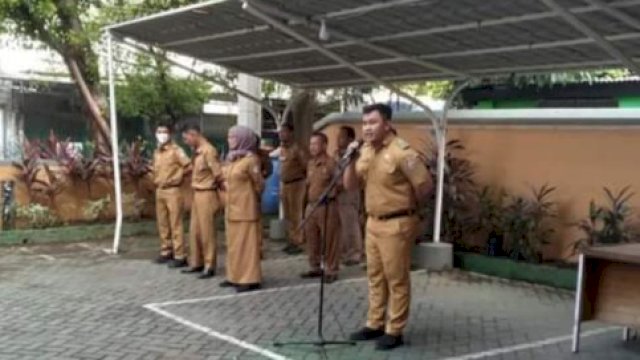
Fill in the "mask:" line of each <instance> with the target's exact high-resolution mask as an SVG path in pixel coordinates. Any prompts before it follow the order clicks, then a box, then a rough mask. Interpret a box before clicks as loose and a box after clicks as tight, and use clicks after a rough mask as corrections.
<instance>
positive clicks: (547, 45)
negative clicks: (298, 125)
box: [255, 32, 640, 77]
mask: <svg viewBox="0 0 640 360" xmlns="http://www.w3.org/2000/svg"><path fill="white" fill-rule="evenodd" d="M605 39H607V40H608V41H610V42H613V41H622V40H633V39H640V32H637V33H628V34H618V35H612V36H606V37H605ZM593 42H595V41H594V40H593V39H591V38H580V39H571V40H560V41H551V42H545V43H537V44H522V45H510V46H502V47H495V48H486V49H472V50H462V51H453V52H445V53H436V54H428V55H418V56H416V58H418V59H442V58H452V57H468V56H478V55H489V54H503V53H507V52H518V51H527V50H541V49H553V48H559V47H566V46H576V45H586V44H591V43H593ZM403 61H405V59H403V58H398V57H390V58H383V59H376V60H366V61H358V62H355V63H354V64H356V65H358V66H373V65H383V64H393V63H399V62H403ZM341 68H344V66H343V65H341V64H330V65H319V66H309V67H305V68H293V69H282V70H271V71H261V72H257V73H255V75H256V76H261V77H269V76H274V75H287V74H296V73H308V72H316V71H326V70H336V69H341Z"/></svg>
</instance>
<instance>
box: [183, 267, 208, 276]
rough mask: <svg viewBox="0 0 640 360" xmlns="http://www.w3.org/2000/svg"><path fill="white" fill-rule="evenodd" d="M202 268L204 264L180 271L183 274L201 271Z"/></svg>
mask: <svg viewBox="0 0 640 360" xmlns="http://www.w3.org/2000/svg"><path fill="white" fill-rule="evenodd" d="M202 270H204V266H198V267H193V268H188V269H184V270H182V271H180V272H181V273H183V274H195V273H201V272H202Z"/></svg>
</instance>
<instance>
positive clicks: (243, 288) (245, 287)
mask: <svg viewBox="0 0 640 360" xmlns="http://www.w3.org/2000/svg"><path fill="white" fill-rule="evenodd" d="M260 288H262V286H261V285H260V283H257V284H242V285H237V286H236V292H238V293H243V292H249V291H256V290H260Z"/></svg>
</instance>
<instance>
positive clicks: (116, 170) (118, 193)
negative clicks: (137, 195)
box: [106, 32, 122, 254]
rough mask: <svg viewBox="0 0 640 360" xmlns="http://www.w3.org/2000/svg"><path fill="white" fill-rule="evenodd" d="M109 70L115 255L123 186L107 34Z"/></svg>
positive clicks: (111, 47)
mask: <svg viewBox="0 0 640 360" xmlns="http://www.w3.org/2000/svg"><path fill="white" fill-rule="evenodd" d="M106 37H107V68H108V77H109V122H110V126H111V152H112V159H113V184H114V188H115V189H114V192H115V199H116V204H115V207H116V225H115V229H114V232H113V253H114V254H117V253H118V250H119V249H120V234H121V232H122V184H121V182H120V153H119V149H120V147H119V146H118V118H117V114H116V86H115V80H114V74H113V72H114V69H113V39H112V36H111V33H110V32H107V34H106Z"/></svg>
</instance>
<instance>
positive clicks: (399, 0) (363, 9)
mask: <svg viewBox="0 0 640 360" xmlns="http://www.w3.org/2000/svg"><path fill="white" fill-rule="evenodd" d="M420 2H424V0H393V1H387V2H384V3H377V4H371V5H365V6H359V7H355V8H350V9H344V10H338V11H334V12H329V13H326V14H322V15H317V16H314V18H323V19H332V18H340V17H344V16H353V15H356V14H362V13H367V12H371V11H379V10H384V9H387V8H390V7H394V6H403V5H411V4H415V3H420ZM426 3H431V1H427V2H426ZM208 5H210V4H208ZM208 5H207V6H208ZM198 8H200V7H198ZM193 10H194V9H191V11H193ZM196 10H197V9H196ZM161 14H162V13H161ZM296 24H297V23H296V22H292V23H290V24H289V25H296ZM116 26H117V25H116ZM267 30H269V27H268V26H252V27H248V28H244V29H239V30H233V31H228V32H224V33H220V34H215V35H205V36H198V37H195V38H191V39H184V40H177V41H171V42H166V43H162V44H158V46H160V47H167V46H180V45H186V44H192V43H197V42H201V41H209V40H216V39H224V38H228V37H233V36H240V35H246V34H249V33H253V32H262V31H267Z"/></svg>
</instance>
